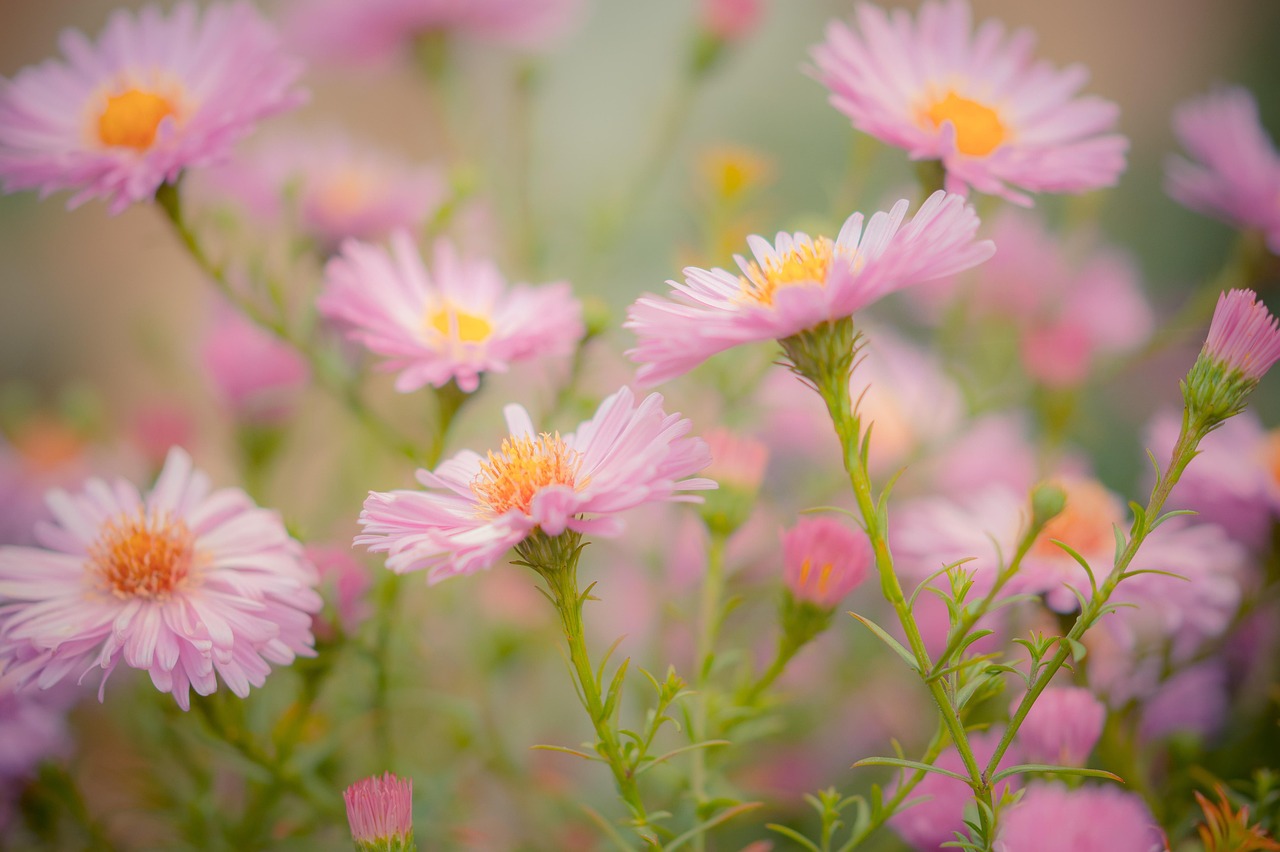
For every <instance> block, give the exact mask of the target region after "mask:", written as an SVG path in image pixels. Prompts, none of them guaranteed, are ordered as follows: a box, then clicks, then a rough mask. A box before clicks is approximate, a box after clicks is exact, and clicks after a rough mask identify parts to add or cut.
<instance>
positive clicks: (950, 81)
mask: <svg viewBox="0 0 1280 852" xmlns="http://www.w3.org/2000/svg"><path fill="white" fill-rule="evenodd" d="M971 17H972V16H971V13H970V9H969V4H968V3H967V2H965V0H943V1H942V2H937V0H930V2H926V3H924V4H923V5H922V6H921V7H920V13H919V15H918V16H917V18H916V20H914V21H913V20H912V19H911V16H910V14H909V13H908V12H907V11H906V10H903V9H895V10H894V11H893V13H892V16H890V14H888V13H886V12H885V11H884V10H882V9H880V8H879V7H877V6H873V5H870V4H868V3H860V4H859V5H858V6H857V7H856V8H855V10H854V19H853V20H852V21H851V22H850V23H848V24H845V23H842V22H839V21H833V22H832V23H831V24H829V25H828V27H827V37H826V41H824V42H823V43H822V44H819V45H818V46H816V47H815V48H814V49H813V53H812V55H813V61H814V63H815V65H816V68H815V69H814V72H813V73H814V76H815V77H816V78H817V79H818V81H819V82H821V83H822V84H823V85H825V86H826V87H827V88H828V89H830V90H831V103H832V105H833V106H834V107H835V108H836V109H838V110H840V111H841V112H842V113H844V114H845V115H847V116H848V117H849V119H850V120H851V121H852V122H853V126H854V127H856V128H857V129H858V130H861V131H863V132H864V133H869V134H870V135H872V136H875V137H876V138H877V139H880V140H882V141H884V142H887V143H889V144H890V145H896V146H898V147H900V148H904V149H906V151H907V153H908V154H909V155H910V156H911V158H912V159H913V160H939V161H941V163H942V165H943V166H944V167H945V169H946V174H947V189H949V190H952V191H955V192H962V191H964V189H965V187H966V186H972V187H973V188H974V189H976V190H978V191H979V192H985V193H988V194H995V195H1001V196H1003V197H1005V198H1007V199H1009V200H1010V201H1013V202H1015V203H1017V204H1022V205H1024V206H1029V205H1030V203H1031V200H1030V198H1029V197H1028V196H1027V195H1026V194H1025V193H1024V192H1021V191H1019V190H1029V191H1031V192H1045V191H1047V192H1083V191H1085V190H1090V189H1097V188H1099V187H1104V186H1111V185H1112V184H1114V183H1115V181H1116V178H1117V177H1118V176H1119V174H1120V173H1121V172H1122V171H1123V170H1124V165H1125V162H1124V153H1125V150H1126V148H1127V147H1128V142H1127V140H1126V139H1125V138H1124V137H1123V136H1120V135H1117V134H1115V133H1111V132H1110V131H1111V129H1112V128H1113V127H1114V126H1115V121H1116V115H1117V112H1118V111H1117V109H1116V105H1115V104H1113V103H1111V102H1110V101H1105V100H1102V99H1100V98H1091V97H1085V98H1077V97H1074V95H1075V93H1076V92H1077V91H1079V89H1080V87H1081V86H1083V85H1084V83H1085V80H1086V78H1087V76H1088V74H1087V72H1086V71H1085V69H1084V68H1082V67H1080V66H1078V65H1074V66H1071V67H1069V68H1066V69H1064V70H1061V71H1059V70H1056V69H1054V68H1052V67H1050V66H1049V65H1048V64H1047V63H1045V62H1036V61H1034V60H1033V59H1032V56H1031V48H1032V44H1033V42H1034V40H1035V38H1034V36H1033V35H1032V33H1031V32H1029V31H1028V30H1019V31H1017V32H1015V33H1013V34H1012V35H1010V36H1009V37H1008V38H1006V37H1005V30H1004V26H1003V25H1002V24H1001V23H1000V22H999V21H987V22H985V23H983V24H982V25H981V26H980V27H979V28H978V30H977V32H976V33H974V32H972V20H971Z"/></svg>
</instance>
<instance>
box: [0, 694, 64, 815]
mask: <svg viewBox="0 0 1280 852" xmlns="http://www.w3.org/2000/svg"><path fill="white" fill-rule="evenodd" d="M75 699H76V690H75V689H71V688H67V689H52V690H47V691H42V690H35V689H20V688H19V686H18V681H17V678H16V677H14V676H13V675H11V674H9V673H5V674H0V798H3V797H4V787H3V785H4V783H5V782H8V781H11V780H14V779H21V778H25V777H27V776H28V775H30V774H31V773H32V770H34V769H35V768H36V767H37V766H38V765H39V764H40V762H41V761H42V760H46V759H47V758H50V757H55V756H59V755H64V754H66V753H68V752H70V750H71V736H70V733H69V731H68V730H67V711H68V710H69V709H70V707H71V705H72V704H73V703H74V702H75Z"/></svg>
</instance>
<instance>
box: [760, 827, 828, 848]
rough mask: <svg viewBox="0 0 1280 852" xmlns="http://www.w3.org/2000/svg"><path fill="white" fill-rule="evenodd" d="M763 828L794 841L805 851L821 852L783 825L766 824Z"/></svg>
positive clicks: (804, 838) (811, 843) (810, 841)
mask: <svg viewBox="0 0 1280 852" xmlns="http://www.w3.org/2000/svg"><path fill="white" fill-rule="evenodd" d="M765 828H767V829H769V830H770V831H776V832H777V833H778V834H781V835H782V836H783V837H786V838H788V839H790V840H794V841H795V842H796V843H799V844H800V845H801V846H803V847H804V848H805V849H808V850H810V852H822V850H821V849H819V848H818V847H817V846H815V845H814V843H813V841H812V840H810V839H809V838H807V837H805V836H804V835H803V834H801V833H800V832H798V831H795V830H794V829H790V828H787V827H786V826H785V825H778V824H777V823H776V822H771V823H768V824H766V825H765Z"/></svg>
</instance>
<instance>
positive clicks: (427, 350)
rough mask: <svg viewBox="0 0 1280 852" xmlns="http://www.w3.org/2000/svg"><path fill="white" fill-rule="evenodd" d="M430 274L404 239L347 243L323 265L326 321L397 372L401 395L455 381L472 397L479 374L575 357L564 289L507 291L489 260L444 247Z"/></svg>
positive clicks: (577, 317) (575, 329) (571, 302)
mask: <svg viewBox="0 0 1280 852" xmlns="http://www.w3.org/2000/svg"><path fill="white" fill-rule="evenodd" d="M433 267H434V268H433V269H432V270H431V271H428V270H427V268H426V267H425V266H424V264H423V262H422V258H421V256H420V255H419V254H418V250H417V249H416V248H415V247H414V244H413V240H412V239H410V237H409V235H408V234H407V233H405V232H403V231H400V232H397V233H396V234H395V235H394V236H393V237H392V239H391V248H390V251H388V250H387V249H383V248H381V247H379V246H374V245H370V244H367V243H361V242H356V241H354V240H352V241H348V242H347V243H345V244H344V245H343V247H342V253H341V254H340V255H338V256H337V257H335V258H333V259H332V260H330V261H329V264H328V265H327V266H326V267H325V288H324V292H323V293H322V294H321V295H320V297H319V299H317V301H316V304H317V306H318V307H319V309H320V311H321V313H323V314H325V315H326V316H328V317H329V318H331V319H334V320H338V321H341V322H344V323H347V324H348V325H349V326H351V328H350V330H349V331H348V337H350V338H351V339H352V340H355V341H358V342H360V343H362V344H364V345H365V346H366V347H368V348H369V350H370V351H371V352H374V353H375V354H378V355H383V356H385V357H386V358H387V359H388V360H386V361H384V362H383V364H382V368H383V369H386V370H398V371H399V372H400V375H399V376H397V377H396V384H395V386H396V390H398V391H400V392H401V393H409V392H411V391H415V390H417V389H418V388H421V387H422V386H424V385H431V386H433V387H441V386H443V385H445V384H448V383H449V382H450V381H456V382H457V384H458V387H459V388H461V389H462V390H464V391H466V392H468V393H470V392H472V391H474V390H475V389H476V388H477V387H479V385H480V375H481V374H482V373H486V372H494V371H497V372H505V371H506V370H507V368H508V367H509V366H510V365H511V363H512V362H514V361H523V360H528V359H532V358H539V357H554V356H562V355H568V354H570V353H572V352H573V351H574V349H575V347H576V346H577V344H578V341H579V340H581V339H582V336H583V334H584V333H585V329H584V327H583V324H582V306H581V305H580V304H579V303H578V301H577V300H576V299H574V298H573V294H572V292H571V291H570V288H569V285H568V284H567V283H565V282H559V283H555V284H545V285H543V286H541V287H536V288H535V287H529V286H527V285H516V286H515V287H512V288H510V289H507V286H506V282H505V281H504V280H503V278H502V274H501V273H500V272H499V271H498V269H497V267H496V266H495V265H494V264H493V263H492V262H491V261H488V260H467V259H464V258H462V257H459V255H458V253H457V251H456V250H455V249H454V247H453V245H452V244H451V243H449V242H448V241H446V240H443V239H442V240H439V241H437V242H436V246H435V257H434V263H433Z"/></svg>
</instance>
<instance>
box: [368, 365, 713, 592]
mask: <svg viewBox="0 0 1280 852" xmlns="http://www.w3.org/2000/svg"><path fill="white" fill-rule="evenodd" d="M504 413H505V414H506V418H507V428H508V430H509V431H510V436H509V437H508V438H506V439H505V440H504V441H503V442H502V446H501V447H500V448H499V449H498V450H497V451H493V450H490V451H489V453H488V454H487V456H485V457H481V456H479V455H477V454H476V453H473V452H468V451H464V452H461V453H459V454H458V455H456V456H454V457H453V458H452V459H449V460H447V461H445V462H444V463H442V464H441V465H440V466H439V467H437V468H436V469H435V471H434V472H431V471H426V470H420V471H418V481H419V482H421V483H422V484H423V485H424V486H426V487H427V488H428V489H430V490H427V491H392V492H389V493H379V492H373V493H371V494H370V495H369V497H368V499H367V500H365V504H364V511H363V512H362V513H361V515H360V523H361V524H362V525H363V527H364V534H363V535H359V536H356V544H361V545H366V546H368V547H369V549H370V550H371V551H374V552H377V553H388V554H390V555H389V556H388V558H387V567H388V568H390V569H391V570H392V571H395V572H396V573H405V572H407V571H419V570H423V569H426V570H427V571H428V574H427V579H428V581H429V582H433V583H434V582H438V581H439V580H443V579H445V578H446V577H451V576H454V575H455V574H469V573H471V572H473V571H477V570H479V569H481V568H487V567H489V566H490V565H492V564H493V563H494V562H496V561H498V559H500V558H501V557H502V555H503V554H504V553H506V551H507V550H508V549H510V548H511V547H514V546H515V545H517V544H519V543H520V542H521V541H523V540H524V539H526V538H527V537H528V536H529V535H531V534H532V533H533V532H534V531H535V530H541V531H542V532H543V533H545V534H546V535H547V536H552V537H554V536H559V535H560V534H561V533H563V532H564V531H565V530H573V531H575V532H580V533H589V534H591V535H596V536H616V535H618V534H619V533H620V532H621V531H622V528H623V526H622V522H621V520H620V519H618V518H617V517H614V516H615V515H616V513H618V512H622V511H625V510H627V509H631V508H634V507H636V506H639V505H641V504H643V503H649V502H653V501H663V500H686V501H689V500H695V499H697V498H695V497H692V496H689V495H678V494H677V493H676V492H678V491H688V490H698V489H706V488H714V487H715V483H714V482H712V481H711V480H708V479H685V478H684V477H688V476H691V475H692V474H694V473H696V472H698V471H699V470H701V469H702V468H704V467H706V466H707V463H708V462H709V461H710V453H709V452H708V450H707V445H706V444H705V443H703V442H702V441H701V440H700V439H697V438H687V437H684V436H685V435H686V434H687V433H688V431H689V428H690V423H689V421H688V420H686V419H684V418H682V417H680V416H679V415H678V414H666V413H664V412H663V410H662V397H661V396H660V395H659V394H656V393H655V394H650V395H649V396H648V397H646V398H645V399H644V400H642V401H641V402H640V403H639V404H638V405H637V404H636V401H635V397H634V396H633V395H632V393H631V391H630V390H629V389H627V388H623V389H621V390H619V391H618V392H617V393H615V394H613V395H612V396H610V397H609V398H608V399H606V400H605V401H604V402H603V403H601V404H600V408H599V410H598V411H597V412H596V414H595V416H594V417H592V418H591V419H590V420H588V421H586V422H585V423H583V424H582V425H580V426H579V427H578V430H577V431H576V432H573V433H570V434H568V435H560V434H559V433H547V432H541V433H539V432H536V431H535V430H534V428H533V422H532V421H531V420H530V419H529V414H528V412H527V411H525V410H524V409H523V408H521V407H520V406H518V405H508V406H507V407H506V408H505V409H504Z"/></svg>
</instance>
